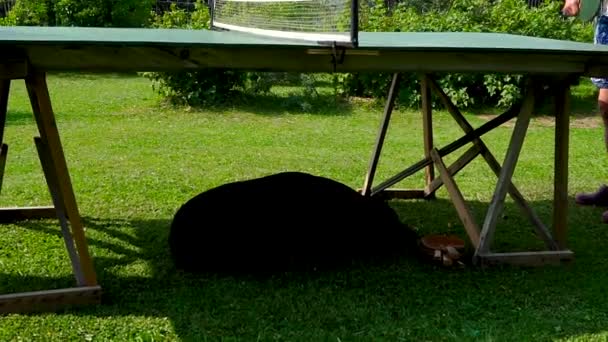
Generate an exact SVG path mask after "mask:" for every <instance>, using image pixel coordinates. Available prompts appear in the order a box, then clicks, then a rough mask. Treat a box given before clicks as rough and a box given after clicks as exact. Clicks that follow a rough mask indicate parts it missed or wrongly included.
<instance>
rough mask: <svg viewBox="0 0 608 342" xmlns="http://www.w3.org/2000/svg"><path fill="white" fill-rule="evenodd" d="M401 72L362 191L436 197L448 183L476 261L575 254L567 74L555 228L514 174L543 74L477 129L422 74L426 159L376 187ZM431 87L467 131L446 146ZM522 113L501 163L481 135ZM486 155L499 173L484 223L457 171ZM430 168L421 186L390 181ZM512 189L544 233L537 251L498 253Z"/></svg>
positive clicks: (545, 259)
mask: <svg viewBox="0 0 608 342" xmlns="http://www.w3.org/2000/svg"><path fill="white" fill-rule="evenodd" d="M399 78H400V75H399V74H394V75H393V82H392V84H391V89H390V92H389V97H388V99H387V105H386V107H385V112H384V117H383V119H382V124H381V126H380V132H379V134H378V139H377V142H376V145H375V147H374V151H373V154H372V158H371V162H370V166H369V168H368V173H367V176H366V181H365V183H364V186H363V189H362V193H363V194H364V195H371V196H382V197H385V198H426V199H432V198H434V195H435V192H436V191H437V189H438V188H439V187H441V186H442V185H445V186H446V189H447V191H448V194H449V196H450V199H451V200H452V203H453V204H454V207H455V209H456V212H457V213H458V216H459V218H460V220H461V221H462V224H463V226H464V228H465V230H466V233H467V235H468V237H469V240H470V242H471V244H472V245H473V247H474V248H475V256H474V261H475V262H478V263H480V264H490V263H500V262H505V263H512V264H526V265H536V264H545V263H556V262H560V261H564V260H570V259H572V257H573V253H572V252H571V251H569V250H567V249H565V241H566V239H565V238H566V227H567V224H566V220H567V210H566V209H567V162H568V128H569V127H568V114H567V110H566V109H567V107H568V102H567V101H568V94H569V85H570V83H569V82H568V80H567V79H565V80H561V82H557V83H556V85H557V88H558V95H557V97H556V104H557V106H556V108H557V113H556V136H555V152H556V153H555V174H556V176H555V185H554V192H555V196H554V214H553V219H554V229H553V230H554V233H555V237H553V235H552V234H551V232H550V230H549V229H548V228H547V227H546V226H545V225H544V224H543V222H542V221H541V220H540V218H539V217H538V215H537V214H536V213H535V212H534V210H533V209H532V208H531V207H530V205H529V204H528V202H527V201H526V200H525V198H524V197H523V195H522V194H521V192H520V191H519V190H518V189H517V187H515V185H514V184H513V183H512V181H511V179H512V176H513V173H514V171H515V167H516V164H517V160H518V157H519V154H520V151H521V148H522V146H523V142H524V139H525V136H526V132H527V129H528V125H529V123H530V119H531V117H532V111H533V108H534V101H535V99H536V96H537V88H538V87H539V85H540V84H542V83H541V82H542V80H539V79H536V78H530V79H528V82H527V83H526V87H525V89H524V98H523V101H522V102H521V103H519V104H517V105H516V106H513V107H512V108H510V109H509V110H507V111H506V112H505V113H503V114H502V115H499V116H498V117H496V118H494V119H493V120H491V121H489V122H487V123H485V124H484V125H482V126H480V127H479V128H477V129H474V128H473V127H472V126H471V125H470V124H469V123H468V121H467V120H466V118H465V117H464V116H463V115H462V113H460V111H459V110H458V108H457V107H456V106H455V105H454V104H453V103H452V101H451V100H450V98H449V96H448V95H447V94H446V93H445V92H444V91H443V90H442V89H441V87H440V86H439V85H438V84H437V82H436V81H435V80H434V79H433V78H432V77H431V76H429V75H422V76H421V79H420V81H421V82H420V83H421V95H422V118H423V120H422V121H423V135H424V137H423V138H424V151H425V158H424V159H422V160H421V161H419V162H417V163H415V164H413V165H412V166H410V167H408V168H406V169H405V170H403V171H402V172H400V173H398V174H396V175H395V176H393V177H391V178H389V179H388V180H386V181H384V182H383V183H381V184H380V185H378V186H376V187H375V188H372V186H371V184H372V181H373V176H374V173H375V170H376V167H377V163H378V161H379V157H380V153H381V149H382V144H383V141H384V137H385V135H386V130H387V129H388V125H389V121H390V117H391V113H392V109H393V107H394V104H393V103H391V102H394V101H395V94H396V93H397V87H398V84H399ZM431 92H433V93H435V94H436V95H437V96H438V97H439V99H440V101H441V102H442V104H443V105H444V107H445V108H446V109H447V111H448V112H449V113H450V115H451V116H452V117H453V118H454V120H455V121H456V123H457V124H458V125H459V126H460V127H461V129H462V130H463V131H464V133H465V135H464V136H463V137H461V138H460V139H457V140H455V141H454V142H452V143H450V144H448V145H447V146H445V147H443V148H441V149H438V148H436V147H435V146H434V143H433V131H432V109H431ZM513 118H517V120H516V123H515V128H514V130H513V133H512V136H511V141H510V144H509V148H508V151H507V154H506V157H505V160H504V163H503V166H501V165H500V163H499V162H498V160H497V159H496V158H495V157H494V155H493V154H492V153H491V151H490V150H489V149H488V147H487V146H486V144H485V143H484V142H483V141H482V140H481V136H482V135H483V134H485V133H487V132H489V131H491V130H493V129H494V128H496V127H498V126H500V125H502V124H503V123H505V122H507V121H509V120H511V119H513ZM468 143H472V146H471V147H470V148H469V149H468V150H467V151H466V152H465V153H464V154H462V155H461V156H460V157H459V158H458V159H457V160H456V161H455V162H454V163H452V164H451V165H449V166H446V165H445V163H444V162H443V159H442V158H443V157H444V156H445V155H447V154H449V153H451V152H454V151H456V150H457V149H458V148H460V147H462V146H464V145H466V144H468ZM479 155H481V156H482V157H483V159H484V160H485V162H486V163H487V164H488V166H489V167H490V169H491V170H492V171H493V172H494V173H495V174H496V176H497V177H498V181H497V184H496V188H495V191H494V195H493V197H492V201H491V203H490V206H489V208H488V211H487V213H486V217H485V220H484V222H483V226H482V228H481V229H480V228H479V226H478V225H477V223H476V222H475V219H474V217H473V215H472V214H471V211H470V209H469V206H468V204H467V203H466V201H465V199H464V196H463V195H462V193H461V191H460V189H459V188H458V185H457V184H456V182H455V180H454V176H455V175H456V174H457V173H458V172H459V171H460V170H461V169H463V168H464V167H466V166H467V165H468V164H469V163H470V162H471V161H472V160H473V159H475V158H476V157H477V156H479ZM423 168H424V169H425V183H426V187H425V189H424V190H423V191H421V190H402V189H390V187H391V186H393V185H395V184H397V183H398V182H400V181H401V180H403V179H405V178H407V177H409V176H411V175H413V174H414V173H417V172H418V171H420V170H422V169H423ZM434 168H436V169H437V171H438V173H439V177H438V178H435V177H434ZM507 193H508V194H509V195H510V196H511V197H512V198H513V200H514V202H515V203H516V204H517V206H518V207H519V208H520V210H521V212H522V214H523V215H524V216H526V217H527V218H528V219H529V220H530V221H531V222H532V224H533V227H534V229H535V230H536V233H537V235H538V236H539V238H540V239H542V240H543V241H544V243H545V245H546V246H547V249H548V250H546V251H537V252H536V251H535V252H512V253H493V252H491V248H490V247H491V245H492V241H493V238H494V234H495V231H496V226H497V221H498V217H499V215H500V213H501V212H502V210H503V208H504V200H505V197H506V195H507Z"/></svg>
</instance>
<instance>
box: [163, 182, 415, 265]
mask: <svg viewBox="0 0 608 342" xmlns="http://www.w3.org/2000/svg"><path fill="white" fill-rule="evenodd" d="M417 238H418V237H417V235H416V233H415V232H414V231H413V230H411V229H410V228H409V227H407V226H406V225H404V224H402V223H401V222H400V221H399V218H398V217H397V215H396V213H395V212H394V211H393V210H392V209H391V208H390V207H389V206H388V204H386V203H385V202H383V201H381V200H378V199H376V198H370V197H364V196H362V195H361V194H360V193H359V192H357V191H355V190H353V189H351V188H349V187H348V186H346V185H344V184H341V183H339V182H336V181H333V180H330V179H327V178H323V177H318V176H313V175H309V174H305V173H300V172H284V173H279V174H274V175H270V176H266V177H262V178H257V179H251V180H245V181H239V182H234V183H228V184H224V185H221V186H219V187H216V188H213V189H210V190H208V191H205V192H203V193H201V194H199V195H197V196H195V197H194V198H192V199H191V200H189V201H188V202H187V203H185V204H184V205H183V206H182V207H181V208H180V209H179V210H178V211H177V213H176V214H175V217H174V220H173V222H172V225H171V231H170V234H169V247H170V250H171V256H172V258H173V261H174V263H175V266H176V267H177V268H178V269H182V270H184V271H189V272H213V273H234V272H239V273H241V272H253V273H262V272H284V271H311V270H324V269H330V268H334V267H339V266H344V265H349V264H352V263H353V262H356V261H360V260H363V261H365V260H378V259H382V258H386V257H396V256H400V255H405V254H413V253H414V251H415V250H416V242H417Z"/></svg>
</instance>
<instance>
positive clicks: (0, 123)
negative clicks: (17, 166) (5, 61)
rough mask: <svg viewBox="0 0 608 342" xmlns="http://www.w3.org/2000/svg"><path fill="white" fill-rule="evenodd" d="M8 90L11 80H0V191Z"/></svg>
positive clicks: (4, 161) (5, 150) (2, 174)
mask: <svg viewBox="0 0 608 342" xmlns="http://www.w3.org/2000/svg"><path fill="white" fill-rule="evenodd" d="M10 88H11V80H5V79H0V191H1V190H2V183H3V180H4V168H5V166H6V157H7V155H8V145H7V144H5V143H4V127H5V126H6V114H7V112H8V96H9V93H10Z"/></svg>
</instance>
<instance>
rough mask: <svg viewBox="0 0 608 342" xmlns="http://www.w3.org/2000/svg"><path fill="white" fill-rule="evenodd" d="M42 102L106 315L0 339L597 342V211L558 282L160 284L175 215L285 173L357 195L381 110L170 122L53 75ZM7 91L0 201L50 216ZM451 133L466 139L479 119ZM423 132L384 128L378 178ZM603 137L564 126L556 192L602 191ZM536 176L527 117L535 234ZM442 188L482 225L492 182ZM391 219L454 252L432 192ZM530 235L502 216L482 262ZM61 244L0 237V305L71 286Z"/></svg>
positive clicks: (181, 280)
mask: <svg viewBox="0 0 608 342" xmlns="http://www.w3.org/2000/svg"><path fill="white" fill-rule="evenodd" d="M49 87H50V89H51V95H52V97H53V101H54V102H53V104H54V108H55V111H56V115H57V120H58V125H59V129H60V133H61V137H62V141H63V144H64V150H65V152H66V155H67V160H68V164H69V167H70V171H71V176H72V180H73V184H74V188H75V191H76V195H77V200H78V204H79V209H80V212H81V214H82V216H83V217H84V221H85V225H86V227H87V236H88V238H89V243H90V248H91V253H92V255H93V257H94V261H95V265H96V268H97V272H98V275H99V280H100V283H101V285H102V287H103V289H104V292H105V295H104V303H103V304H102V305H100V306H94V307H87V308H83V309H79V310H72V311H69V312H63V313H56V314H45V315H32V316H28V315H9V316H6V317H2V318H0V340H2V341H4V340H20V339H22V340H35V341H38V340H53V341H67V340H78V341H81V340H85V341H88V340H94V341H107V340H115V341H124V340H137V341H152V340H154V341H158V340H161V341H163V340H179V339H183V340H188V341H204V340H220V339H223V340H243V341H252V340H264V341H266V340H288V341H321V340H323V341H325V340H327V341H338V340H341V341H356V340H370V341H371V340H373V341H378V340H387V341H397V340H407V341H425V340H432V341H437V340H450V341H463V340H470V341H480V340H481V341H548V340H560V341H604V340H606V336H607V335H606V334H607V332H606V331H607V330H606V327H608V313H607V312H608V311H606V305H605V303H604V300H603V298H604V296H605V293H606V285H605V284H607V283H608V276H606V274H607V273H606V271H605V270H606V267H607V266H608V262H607V261H608V252H607V250H606V248H604V241H605V240H606V235H607V233H606V232H607V228H608V227H606V226H605V225H602V224H601V223H599V217H600V215H601V209H598V208H578V207H575V206H574V205H572V206H571V207H570V228H571V229H570V232H569V243H570V247H571V248H572V250H574V251H575V253H576V261H575V262H574V263H573V264H571V265H569V266H563V267H543V268H533V269H527V268H509V267H505V268H492V269H488V270H485V271H482V270H477V269H474V268H466V269H464V270H445V269H441V268H438V267H435V266H431V265H428V264H422V263H420V262H418V261H416V260H403V261H401V262H399V263H396V264H394V265H391V266H389V267H385V268H380V267H369V268H363V269H352V270H343V271H340V272H336V273H332V274H318V275H314V276H304V275H298V274H295V275H283V276H276V277H273V278H270V279H266V280H255V279H250V278H230V277H227V278H218V277H211V278H205V277H198V276H191V275H184V274H180V273H176V272H175V271H174V269H173V267H172V265H171V262H170V259H169V258H168V251H167V246H166V237H167V232H168V225H169V223H170V220H171V218H172V215H173V214H174V212H175V210H176V209H177V208H178V207H179V205H181V204H182V203H183V202H184V201H186V200H188V199H189V198H191V197H192V196H194V195H195V194H197V193H199V192H201V191H204V190H206V189H209V188H211V187H213V186H216V185H219V184H222V183H225V182H229V181H234V180H240V179H245V178H253V177H257V176H261V175H266V174H269V173H275V172H280V171H285V170H298V171H304V172H310V173H314V174H317V175H321V176H326V177H330V178H333V179H336V180H338V181H341V182H343V183H345V184H347V185H349V186H352V187H354V188H357V187H360V186H361V185H362V183H363V177H364V175H365V171H366V168H367V164H368V160H369V157H370V154H371V151H372V147H373V144H374V141H375V133H376V130H377V128H378V125H379V118H380V115H381V108H375V107H373V106H368V105H359V104H357V103H356V102H355V104H348V103H343V102H340V103H335V102H333V104H332V101H333V100H332V98H331V97H330V96H325V98H324V99H325V100H319V101H320V102H314V103H309V104H308V105H305V106H299V104H300V103H299V102H298V101H305V100H306V99H303V98H298V97H297V96H286V95H284V94H289V93H290V92H291V90H293V89H288V88H283V89H279V95H277V96H274V97H267V98H263V99H258V101H259V102H258V103H256V102H246V103H245V104H243V103H241V104H239V105H238V106H237V105H235V106H233V107H222V108H214V109H213V110H196V109H183V108H173V107H170V106H166V105H162V104H161V103H160V102H159V99H158V98H157V97H156V96H155V95H154V93H153V92H152V91H151V88H150V84H149V82H148V81H147V80H146V79H144V78H138V77H132V76H121V75H103V76H100V75H97V76H88V75H86V76H74V75H59V76H57V75H56V76H51V77H50V79H49ZM581 89H582V90H581ZM12 90H13V92H12V95H11V101H10V110H9V118H8V127H7V128H6V134H5V140H6V142H7V143H8V144H9V145H10V152H9V159H8V164H7V169H6V172H5V177H4V184H3V189H2V197H0V204H1V205H3V206H7V205H42V204H49V203H50V198H49V195H48V191H47V190H46V188H45V183H44V180H43V178H42V172H41V171H40V167H39V162H38V161H37V158H36V154H35V149H34V146H33V142H32V137H33V136H34V135H35V134H36V129H35V125H34V123H33V120H32V119H31V114H30V110H29V108H28V101H27V98H26V96H25V94H26V93H25V89H24V87H23V85H22V84H20V83H18V82H17V83H15V85H14V87H13V89H12ZM592 92H593V89H591V88H586V89H585V88H577V89H575V92H574V94H575V95H576V96H577V98H579V99H580V98H584V99H586V100H585V101H582V103H584V104H586V105H587V106H589V108H592V107H593V103H592V105H589V101H594V100H593V96H594V94H593V93H592ZM280 94H283V95H280ZM578 108H581V107H578ZM580 112H581V114H580V115H583V114H584V113H582V112H585V113H589V110H585V111H583V110H581V111H580ZM467 118H468V119H469V120H470V121H471V122H472V123H473V124H474V125H475V126H478V125H480V124H482V123H483V122H485V120H486V119H485V118H484V117H481V116H476V115H473V114H467ZM435 120H436V121H435V127H434V129H435V135H436V140H437V145H438V146H442V145H444V144H446V143H448V142H450V141H451V140H453V139H454V138H457V137H459V136H460V135H461V134H462V132H461V131H460V130H459V128H458V126H457V125H455V124H454V122H453V121H452V119H451V118H450V117H449V115H447V114H446V113H445V112H441V111H438V112H436V113H435ZM421 127H422V124H421V120H420V114H419V113H418V112H416V111H408V110H400V111H398V112H396V113H395V114H394V119H393V122H392V124H391V127H390V130H389V134H388V137H387V141H386V145H385V148H384V151H383V155H382V158H381V161H380V165H379V169H378V175H377V180H378V181H380V180H383V179H385V178H386V177H388V176H391V175H392V174H394V173H395V172H398V171H400V170H401V169H403V168H404V167H406V166H408V165H409V164H411V163H413V162H415V161H417V160H419V159H420V158H422V156H423V153H422V136H421V135H422V134H421V132H422V130H421ZM510 132H511V131H510V128H508V127H505V128H500V129H497V130H495V131H493V132H492V133H490V134H488V135H487V136H486V137H485V138H484V140H485V141H486V143H487V144H488V145H489V146H490V148H491V149H492V150H493V151H494V152H495V153H496V156H497V158H498V159H499V160H502V158H503V156H504V152H505V150H506V147H507V145H508V141H509V138H510ZM601 134H602V132H601V129H600V128H599V126H597V125H595V126H594V125H590V126H585V127H577V128H573V130H572V134H571V154H570V194H574V192H576V191H581V190H591V189H595V188H596V187H597V185H598V184H599V183H600V182H601V181H604V180H606V178H608V177H607V175H606V165H607V163H608V160H606V155H605V152H604V149H603V145H602V144H603V143H602V141H601ZM455 157H456V156H450V157H449V158H447V159H448V161H450V160H453V159H454V158H455ZM552 172H553V129H552V127H551V124H550V121H549V124H547V120H546V119H545V118H542V117H538V118H535V120H534V122H533V124H532V126H531V128H530V131H529V134H528V138H527V141H526V144H525V146H524V150H523V152H522V156H521V158H520V163H519V167H518V169H517V172H516V175H515V183H516V184H517V185H518V187H519V188H520V190H521V192H522V193H524V195H525V196H526V197H527V198H528V199H529V200H530V202H531V204H532V206H533V207H534V208H536V209H537V210H538V212H539V214H540V215H541V217H542V218H544V219H545V220H546V221H547V222H550V217H551V200H552V179H553V174H552ZM422 179H423V178H422V175H415V176H413V177H412V178H411V179H408V180H406V181H405V182H403V184H399V186H400V187H408V188H420V187H422V185H423V181H422ZM457 181H458V184H459V186H460V187H461V189H462V192H463V193H464V194H465V197H466V198H467V199H468V200H470V203H471V206H472V208H473V210H474V212H475V215H476V217H477V218H478V219H481V218H482V215H483V213H484V209H485V208H486V207H487V205H488V203H489V201H490V199H491V194H492V191H493V189H494V186H495V181H496V178H495V176H494V175H493V174H491V172H490V171H489V169H488V168H487V166H486V165H485V164H484V163H483V161H482V160H481V159H480V160H476V161H475V162H473V163H472V164H471V165H470V166H469V167H468V168H467V169H465V170H463V171H462V172H461V173H460V174H459V175H458V176H457ZM294 195H297V194H294ZM391 205H392V206H393V207H394V208H395V209H396V210H397V211H398V213H399V214H400V217H401V218H402V219H403V221H404V222H407V223H409V224H411V225H413V226H415V227H416V228H417V229H418V230H419V231H420V233H422V234H425V233H444V232H451V233H455V234H458V235H460V236H462V237H465V234H464V230H463V228H462V225H461V224H460V223H459V221H458V218H457V215H456V213H455V210H454V209H453V207H452V206H451V203H450V202H449V198H448V196H447V194H446V192H445V190H443V189H441V190H440V191H439V192H438V199H437V200H436V201H431V202H425V201H392V202H391ZM529 228H530V225H529V224H528V223H527V222H526V221H525V219H523V218H522V217H520V215H519V212H518V211H517V208H516V207H514V206H513V205H512V203H511V202H510V201H508V202H507V207H506V211H505V215H504V216H503V217H502V219H501V222H500V225H499V228H498V231H497V233H496V238H497V248H503V249H510V250H511V249H512V250H517V249H519V248H529V247H534V246H538V245H539V244H538V243H537V242H536V241H535V240H534V237H533V236H532V234H531V233H530V229H529ZM62 243H63V242H62V240H61V237H60V235H59V229H58V227H57V224H56V223H55V222H54V221H51V220H49V221H31V222H24V223H20V224H13V225H3V226H0V293H9V292H14V291H28V290H39V289H45V288H59V287H64V286H72V285H73V284H74V281H73V279H72V276H71V270H70V266H69V262H68V259H67V255H66V253H65V249H64V247H63V245H62Z"/></svg>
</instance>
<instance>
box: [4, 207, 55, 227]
mask: <svg viewBox="0 0 608 342" xmlns="http://www.w3.org/2000/svg"><path fill="white" fill-rule="evenodd" d="M54 218H57V212H56V211H55V207H53V206H40V207H12V208H0V223H11V222H16V221H23V220H31V219H54Z"/></svg>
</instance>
